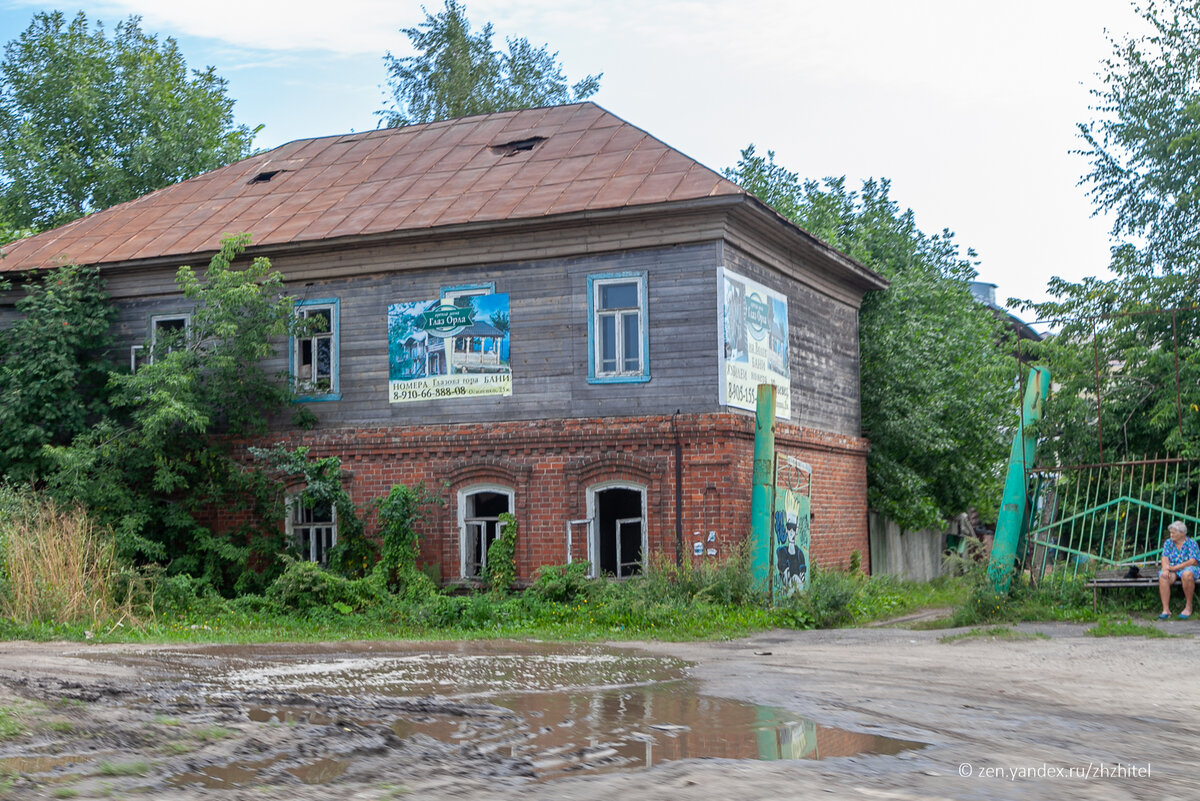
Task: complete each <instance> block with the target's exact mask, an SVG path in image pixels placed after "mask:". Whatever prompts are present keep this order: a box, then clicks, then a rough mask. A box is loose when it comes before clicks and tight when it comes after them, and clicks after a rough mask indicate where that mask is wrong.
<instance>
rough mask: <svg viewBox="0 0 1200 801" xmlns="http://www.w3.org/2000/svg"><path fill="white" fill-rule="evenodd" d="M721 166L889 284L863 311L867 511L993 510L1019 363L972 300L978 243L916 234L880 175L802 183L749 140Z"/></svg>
mask: <svg viewBox="0 0 1200 801" xmlns="http://www.w3.org/2000/svg"><path fill="white" fill-rule="evenodd" d="M725 174H726V176H727V177H728V178H730V179H731V180H733V181H736V182H737V183H739V184H741V185H742V186H743V187H744V188H746V189H747V190H748V191H749V192H751V193H753V194H754V195H755V196H757V197H758V198H760V199H761V200H763V201H764V202H766V203H767V204H769V205H770V206H772V207H773V208H774V209H775V210H776V211H778V212H779V213H780V214H782V215H783V216H784V217H786V218H788V219H790V220H792V221H793V222H795V223H796V224H797V225H799V226H801V227H802V228H804V229H805V230H807V231H809V232H810V233H812V234H814V235H816V236H817V237H820V238H821V239H823V240H824V241H826V242H828V243H829V244H831V245H833V246H834V247H836V248H838V249H839V250H841V251H842V252H844V253H846V254H847V255H849V256H851V257H852V258H854V259H857V260H858V261H860V262H862V263H863V264H865V265H866V266H868V267H870V268H871V269H873V270H875V271H877V272H879V273H880V274H881V275H883V276H884V277H885V278H887V279H888V280H889V281H890V282H891V286H890V287H889V288H888V289H887V290H885V291H882V292H871V293H868V294H867V296H866V297H865V298H864V299H863V305H862V310H861V313H860V320H859V340H860V348H861V361H862V367H861V376H862V379H861V381H862V415H863V430H864V433H865V434H866V436H867V437H868V438H869V439H870V441H871V451H870V455H869V456H868V459H867V493H868V501H869V503H870V505H871V508H872V509H874V510H876V511H879V512H881V513H883V514H885V515H886V516H888V517H889V518H891V519H893V520H895V521H896V522H897V523H899V524H900V525H901V526H903V527H905V528H907V529H920V528H925V527H930V526H938V525H940V524H941V523H942V521H944V520H945V519H946V518H947V517H949V516H951V515H954V514H958V513H961V512H964V511H966V510H967V508H969V507H970V506H978V507H980V508H984V509H991V508H994V506H995V504H996V502H997V499H998V497H999V472H1000V467H1001V466H1002V464H1003V459H1004V454H1005V452H1006V450H1007V448H1008V445H1009V444H1010V443H1011V433H1010V425H1011V422H1012V419H1013V417H1014V409H1015V408H1016V407H1015V403H1014V396H1013V391H1012V386H1013V379H1014V377H1015V375H1016V366H1015V364H1014V363H1013V359H1012V358H1011V357H1010V356H1008V355H1007V354H1006V352H1005V349H1004V348H1003V347H1002V346H1001V343H1002V341H1003V338H1004V334H1003V329H1002V327H1001V325H1000V323H999V322H998V321H997V319H996V317H995V315H994V314H993V313H992V312H991V311H990V310H989V309H987V308H986V307H984V306H981V305H980V304H978V303H975V302H974V301H973V299H972V297H971V294H970V291H969V288H968V286H967V283H968V281H970V280H972V279H973V278H974V277H975V269H974V267H973V263H972V261H971V259H972V258H973V257H974V255H975V254H974V252H973V251H970V250H968V251H967V256H966V258H963V257H962V256H961V255H960V250H959V246H958V244H957V243H956V242H955V241H954V236H953V234H951V233H950V232H949V231H947V230H943V231H942V233H940V234H938V235H934V236H930V235H926V234H924V233H922V232H921V231H920V230H919V229H918V228H917V226H916V222H915V218H914V215H913V212H912V210H911V209H909V210H905V211H901V210H900V207H899V206H898V205H897V204H896V202H895V201H893V200H892V199H891V197H890V196H889V191H890V185H889V183H888V182H887V181H886V180H885V181H875V180H868V181H865V182H864V183H863V186H862V189H861V191H852V190H849V189H847V188H846V185H845V180H844V179H842V178H837V179H827V180H826V181H825V182H824V183H820V182H817V181H801V180H800V178H799V176H798V175H797V174H796V173H793V172H789V171H788V170H786V169H785V168H784V167H782V166H780V165H778V164H776V163H775V158H774V154H773V153H770V152H768V154H767V156H766V157H765V158H764V157H763V156H760V155H758V154H757V153H756V152H755V149H754V147H753V146H750V147H748V148H746V149H745V150H744V151H742V155H741V159H740V160H739V161H738V164H737V167H736V168H735V169H731V170H726V173H725Z"/></svg>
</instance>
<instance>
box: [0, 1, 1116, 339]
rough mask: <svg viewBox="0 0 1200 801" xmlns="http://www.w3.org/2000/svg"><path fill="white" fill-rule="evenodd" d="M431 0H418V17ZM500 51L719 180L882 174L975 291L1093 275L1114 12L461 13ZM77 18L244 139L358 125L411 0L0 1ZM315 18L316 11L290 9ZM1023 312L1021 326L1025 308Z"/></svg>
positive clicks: (738, 5) (368, 116)
mask: <svg viewBox="0 0 1200 801" xmlns="http://www.w3.org/2000/svg"><path fill="white" fill-rule="evenodd" d="M440 2H441V0H430V2H428V3H427V4H426V5H427V7H428V8H429V9H430V10H431V11H434V10H437V9H440V8H441V5H440ZM466 7H467V10H468V13H469V16H470V18H471V20H472V22H473V23H475V25H476V26H480V25H482V24H483V23H484V22H486V21H489V20H490V21H491V22H492V23H493V24H494V26H495V30H496V36H497V44H501V43H502V42H503V38H504V37H505V36H524V37H526V38H528V39H529V40H530V41H531V42H533V43H534V44H535V45H540V44H542V43H547V42H548V43H549V44H550V46H551V49H552V50H557V51H559V55H560V58H561V60H562V62H563V64H564V66H565V68H566V73H567V76H568V77H569V78H570V79H572V80H577V79H579V78H582V77H583V76H584V75H586V74H588V73H600V72H602V73H604V77H603V79H602V81H601V89H600V92H599V93H598V94H597V95H595V96H594V97H593V98H592V99H593V100H594V101H595V102H597V103H599V104H600V105H602V106H604V107H605V108H607V109H608V110H609V111H611V112H613V113H615V114H617V115H618V116H620V117H622V118H624V119H625V120H627V121H628V122H630V123H632V124H634V125H637V126H639V127H641V128H643V129H645V130H646V131H648V132H650V133H651V134H653V135H654V136H656V137H658V138H660V139H662V140H663V141H665V142H666V143H667V144H669V145H671V146H673V147H675V148H677V149H678V150H681V151H683V152H684V153H686V154H688V155H689V156H691V157H692V158H695V159H697V160H698V161H700V162H702V163H704V164H706V165H707V166H709V167H712V168H713V169H716V170H720V169H722V168H723V167H727V166H731V165H733V164H734V163H736V161H737V158H738V154H739V151H740V150H741V149H742V148H743V147H745V146H746V145H748V144H750V143H754V144H755V145H756V146H757V147H758V148H759V150H760V151H766V150H768V149H770V150H774V151H775V152H776V158H777V161H778V162H779V163H781V164H782V165H784V166H786V167H787V168H788V169H790V170H792V171H794V172H798V173H799V174H800V175H801V176H803V177H811V178H821V177H825V176H840V175H844V176H847V177H848V178H849V179H850V181H851V183H852V184H857V183H858V182H860V181H861V179H863V178H866V177H872V176H873V177H886V178H889V179H891V181H892V197H893V198H894V199H895V200H896V201H898V202H899V203H900V204H901V205H902V206H903V207H911V208H912V209H913V210H914V212H915V213H916V218H917V224H918V226H919V227H920V228H921V229H922V230H924V231H926V232H935V231H940V230H941V229H942V228H949V229H951V230H952V231H954V232H955V233H956V234H957V239H958V241H959V243H960V244H961V245H963V246H964V249H965V247H966V246H970V247H973V248H975V250H977V251H978V253H979V259H980V265H979V273H980V279H981V280H984V281H990V282H992V283H995V284H997V285H998V289H997V296H998V298H999V299H1001V301H1003V299H1005V298H1008V297H1014V296H1015V297H1028V298H1034V299H1042V298H1044V297H1045V291H1044V290H1045V286H1046V281H1047V279H1048V278H1049V277H1050V276H1052V275H1058V276H1062V277H1065V278H1070V279H1078V278H1081V277H1082V276H1085V275H1096V274H1102V273H1104V272H1105V266H1106V265H1107V263H1108V251H1109V246H1110V240H1109V236H1108V228H1109V224H1108V222H1107V221H1106V220H1104V219H1100V218H1093V217H1092V216H1091V212H1092V208H1091V205H1090V203H1089V202H1088V199H1087V197H1086V194H1085V192H1084V189H1083V188H1082V187H1079V186H1077V183H1078V181H1079V178H1080V176H1081V175H1082V174H1083V173H1084V172H1085V171H1086V168H1087V165H1086V162H1085V161H1084V160H1083V159H1082V158H1081V157H1080V156H1077V155H1072V153H1071V151H1072V150H1074V149H1076V148H1078V147H1079V146H1080V140H1079V138H1078V136H1077V134H1076V128H1075V125H1076V123H1078V122H1080V121H1083V120H1087V119H1090V117H1091V112H1090V111H1089V104H1090V102H1091V97H1090V95H1089V89H1091V88H1094V87H1095V86H1097V85H1098V83H1099V81H1098V79H1097V77H1096V73H1097V71H1098V69H1099V64H1100V61H1101V59H1102V58H1103V57H1105V56H1106V55H1107V54H1108V53H1109V52H1110V49H1111V48H1110V46H1109V44H1108V39H1107V36H1106V30H1107V31H1108V32H1109V33H1111V34H1115V35H1122V34H1124V33H1125V32H1127V31H1131V30H1137V29H1138V23H1139V20H1138V18H1137V16H1136V14H1135V13H1134V11H1133V10H1132V8H1131V6H1130V5H1129V2H1128V0H1038V1H1037V2H1033V1H1031V0H1008V2H1005V3H996V2H985V1H984V0H838V2H828V0H819V1H818V0H738V1H737V2H733V0H600V1H598V2H590V1H589V0H579V1H578V2H576V1H574V0H521V1H520V2H512V0H509V2H502V0H468V2H466ZM53 8H58V9H60V10H62V11H64V12H66V13H68V14H74V13H75V12H76V11H78V10H81V9H82V10H83V11H85V12H86V13H87V14H88V16H89V18H91V19H92V20H96V19H99V20H103V21H104V22H105V23H106V24H108V25H109V26H110V27H111V25H112V24H114V23H115V22H117V21H118V20H120V19H122V18H124V17H125V16H128V15H129V14H140V15H141V16H142V18H143V23H142V27H143V29H145V30H146V31H147V32H152V33H158V34H160V35H162V36H173V37H175V38H176V39H177V40H178V41H179V44H180V47H181V49H182V51H183V53H184V55H185V57H186V58H187V59H188V63H189V64H190V65H191V66H193V67H202V66H206V65H212V66H215V67H216V68H217V71H218V72H219V73H220V74H221V75H223V76H224V77H226V78H227V79H228V80H229V93H230V95H231V96H232V97H233V98H235V99H236V100H237V101H238V102H237V106H236V113H237V116H238V119H239V121H240V122H244V123H247V124H250V125H258V124H262V125H263V126H264V127H263V129H262V131H261V133H260V134H259V136H258V139H257V142H256V144H257V145H258V146H259V147H273V146H275V145H279V144H282V143H284V142H288V141H291V140H293V139H300V138H306V137H311V136H321V135H327V134H335V133H344V132H347V131H351V130H355V131H361V130H366V129H370V128H374V127H376V125H377V121H378V118H377V117H376V116H375V114H374V112H375V111H376V110H378V109H380V108H381V107H383V105H384V104H385V96H384V84H385V75H384V66H383V61H382V56H383V54H384V53H385V52H386V51H388V50H390V51H391V52H392V53H394V54H395V55H397V56H402V55H408V54H409V50H408V49H407V45H408V40H407V38H406V37H404V36H403V35H402V34H400V33H399V29H400V28H404V27H410V26H413V25H416V24H417V23H418V22H420V21H421V20H422V19H423V18H424V15H423V13H422V11H421V8H420V4H419V3H417V2H409V1H408V0H386V2H385V1H384V0H339V1H338V2H335V3H316V2H313V3H311V4H305V3H296V2H282V1H281V0H204V2H196V3H191V2H184V1H183V0H143V2H128V1H127V0H101V1H98V2H91V1H90V0H89V1H88V2H82V3H77V4H75V5H72V6H63V5H57V6H56V5H53V4H48V3H44V2H39V1H38V0H3V1H2V2H0V9H2V11H0V39H2V40H3V41H9V40H11V39H13V38H15V37H16V36H17V35H18V34H20V33H21V31H23V30H24V29H25V28H26V27H27V26H28V24H29V21H30V18H31V16H32V15H33V13H35V12H36V11H39V10H48V9H53ZM305 8H311V9H312V12H311V13H305V12H304V9H305ZM1026 316H1027V317H1028V315H1026Z"/></svg>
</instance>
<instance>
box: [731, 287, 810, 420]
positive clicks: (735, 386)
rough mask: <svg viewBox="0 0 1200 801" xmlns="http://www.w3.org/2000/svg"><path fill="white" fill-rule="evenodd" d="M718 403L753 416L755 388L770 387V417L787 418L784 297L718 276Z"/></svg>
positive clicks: (789, 398)
mask: <svg viewBox="0 0 1200 801" xmlns="http://www.w3.org/2000/svg"><path fill="white" fill-rule="evenodd" d="M720 278H721V280H720V287H719V290H718V291H719V292H720V304H721V314H720V318H721V339H720V347H721V356H720V360H719V361H720V370H721V376H720V380H721V403H722V404H724V405H726V406H733V407H734V408H737V409H749V410H751V411H753V410H754V408H755V406H756V405H757V403H758V385H759V384H774V385H775V386H776V387H778V388H779V390H778V392H776V394H775V416H776V417H779V418H783V419H785V420H787V419H790V418H791V416H792V393H791V386H792V382H791V372H790V368H789V365H788V309H787V297H785V296H784V295H783V294H782V293H779V292H776V291H775V290H773V289H767V288H766V287H765V286H763V285H762V284H760V283H758V282H757V281H751V280H750V279H749V278H745V277H743V276H741V275H738V274H737V273H733V272H730V271H729V270H725V269H722V270H721V271H720Z"/></svg>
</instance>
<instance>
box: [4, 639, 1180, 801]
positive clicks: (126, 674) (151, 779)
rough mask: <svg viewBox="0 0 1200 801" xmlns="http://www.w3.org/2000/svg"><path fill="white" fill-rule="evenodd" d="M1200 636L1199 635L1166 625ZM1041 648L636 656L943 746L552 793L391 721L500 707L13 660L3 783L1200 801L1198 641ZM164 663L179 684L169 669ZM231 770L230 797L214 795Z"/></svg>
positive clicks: (827, 646)
mask: <svg viewBox="0 0 1200 801" xmlns="http://www.w3.org/2000/svg"><path fill="white" fill-rule="evenodd" d="M1191 625H1200V624H1188V623H1180V622H1176V623H1174V624H1173V625H1168V628H1169V630H1171V631H1178V632H1190V630H1191V628H1190V626H1191ZM1021 630H1022V631H1023V632H1026V633H1034V632H1038V633H1041V634H1044V635H1046V636H1047V637H1048V639H1042V638H1030V639H1019V640H995V639H980V638H971V639H963V640H959V641H954V642H946V641H943V638H944V637H945V636H946V635H947V634H952V633H953V632H945V631H938V632H929V631H908V630H903V629H892V628H876V629H856V630H839V631H819V632H771V633H766V634H762V635H758V636H755V637H752V638H749V639H746V640H738V641H733V642H722V643H681V644H677V643H640V644H636V645H634V646H628V645H624V646H622V647H634V648H639V649H642V652H643V653H644V652H649V653H652V654H657V655H663V656H670V657H675V658H677V659H681V660H686V661H687V662H689V663H692V667H691V668H689V669H688V673H689V674H690V676H691V677H692V678H693V679H694V680H695V681H696V682H698V683H699V685H700V687H701V688H702V690H703V692H704V693H706V694H707V695H711V696H717V697H721V698H729V699H738V700H741V701H748V702H751V703H754V704H762V705H769V706H774V707H783V708H784V709H786V710H789V711H791V712H794V713H796V714H797V715H803V716H806V717H808V718H811V719H813V720H815V721H816V722H817V723H819V724H821V725H825V726H835V727H840V728H843V729H846V730H850V731H854V732H870V733H873V734H881V735H888V736H890V737H895V738H902V739H905V740H914V741H919V742H923V743H927V744H928V745H927V746H926V747H925V748H921V749H918V750H907V751H903V752H901V753H898V754H895V755H875V756H847V757H839V758H831V759H823V760H821V761H812V760H780V761H760V760H740V759H739V760H735V759H682V760H677V761H669V762H666V763H665V764H661V765H656V766H655V767H651V768H648V769H647V768H640V769H633V770H618V771H614V772H607V773H599V774H596V775H588V776H579V777H569V778H555V779H553V780H544V777H543V779H541V780H539V779H538V778H536V777H534V776H533V771H531V770H530V768H529V765H528V763H527V761H526V762H523V761H522V760H520V759H515V758H513V756H514V755H515V754H516V751H515V750H513V751H512V752H511V753H509V752H506V751H505V750H503V749H500V750H496V749H488V748H483V747H480V744H479V743H473V742H470V741H467V742H463V741H441V740H439V739H435V738H433V737H429V736H427V735H424V734H413V735H411V736H404V737H401V736H398V735H397V733H396V729H395V727H394V726H393V727H389V726H388V725H383V724H382V722H384V721H387V720H392V719H395V718H397V717H403V716H417V717H419V716H422V715H425V716H430V715H432V716H443V717H446V716H449V718H451V719H463V720H471V721H475V722H476V726H477V728H475V729H473V731H480V730H481V729H479V728H478V726H480V725H483V726H486V725H488V724H489V721H496V725H500V724H501V723H502V722H503V721H504V720H506V719H507V718H511V717H512V713H511V712H509V711H508V710H505V709H501V708H498V707H496V706H493V705H492V704H490V703H488V702H486V700H481V701H479V702H478V703H476V702H475V701H474V700H471V699H466V700H462V699H460V700H452V701H451V700H445V699H444V698H441V699H439V698H437V697H426V698H382V697H372V696H369V694H362V693H357V694H356V693H348V694H345V695H338V696H332V695H327V694H320V693H312V692H303V691H296V690H293V689H286V688H282V689H281V688H280V687H278V686H273V685H272V683H271V682H269V681H268V682H264V683H263V684H262V686H260V687H257V688H240V689H239V688H234V689H225V690H221V691H216V690H213V689H212V688H211V687H207V686H206V685H204V684H203V679H204V676H205V675H206V673H208V672H215V671H217V670H218V669H220V668H221V666H222V665H223V664H224V662H225V661H226V658H225V657H223V656H222V651H221V649H220V648H217V647H212V646H208V647H193V648H180V647H178V646H172V647H171V648H169V649H166V648H155V647H151V648H146V647H143V646H110V645H95V646H89V645H81V644H78V643H66V644H64V643H52V644H34V643H4V644H2V645H0V651H2V653H0V707H5V708H8V709H10V710H14V715H15V716H16V718H17V719H18V720H19V721H20V722H21V724H22V726H23V728H24V732H23V733H22V734H19V735H17V736H15V737H11V738H8V739H0V787H2V788H5V789H4V794H5V795H6V796H7V797H11V798H20V799H26V798H29V799H33V798H64V797H76V798H93V797H95V798H100V797H113V796H114V795H117V796H120V795H124V794H125V793H137V794H139V795H141V796H142V797H161V798H172V799H175V798H179V799H191V798H228V799H234V798H236V799H242V798H248V799H250V798H252V799H288V801H309V799H312V800H313V801H315V800H316V799H384V798H400V797H405V796H407V797H414V798H422V799H450V798H471V799H502V798H516V797H521V798H522V799H547V801H548V800H549V799H578V800H579V801H586V800H590V799H595V800H596V801H600V800H601V799H605V801H607V800H608V799H613V798H622V799H662V800H663V801H667V799H671V801H675V800H676V799H705V800H706V801H708V800H710V799H714V798H715V799H723V798H735V797H736V798H753V799H767V798H780V799H790V798H810V797H816V798H826V797H828V798H847V799H850V798H855V799H857V798H868V799H870V798H880V799H943V798H944V799H1010V798H1033V799H1038V798H1045V799H1091V800H1093V801H1094V800H1095V799H1125V798H1137V799H1142V798H1144V799H1154V801H1160V800H1161V799H1196V798H1200V768H1198V767H1197V766H1198V765H1200V739H1198V738H1197V734H1198V732H1200V700H1197V699H1198V697H1200V696H1198V695H1197V692H1196V688H1195V682H1194V679H1193V676H1194V667H1195V663H1196V656H1197V653H1198V651H1197V648H1196V642H1195V640H1194V639H1192V638H1191V637H1184V638H1173V639H1150V640H1147V639H1142V638H1120V639H1116V638H1109V639H1096V638H1092V637H1089V636H1086V635H1084V633H1083V627H1082V626H1076V625H1068V624H1050V625H1025V626H1022V627H1021ZM1197 630H1198V631H1200V629H1197ZM345 647H346V644H329V645H315V646H314V645H306V646H290V647H289V648H291V651H290V652H289V653H291V655H292V656H295V653H297V652H298V651H305V652H306V654H305V655H309V654H308V653H307V652H311V653H312V654H317V655H320V654H321V653H332V652H333V651H336V650H338V649H345ZM375 647H382V644H380V645H379V646H375V645H370V646H362V648H367V649H370V648H375ZM166 651H169V652H170V653H171V654H172V655H173V656H172V659H174V660H175V662H174V663H172V664H173V665H174V667H171V666H170V665H167V666H166V667H164V665H166V664H167V663H166V662H164V660H163V659H162V658H160V657H161V655H162V654H161V653H160V652H166ZM271 658H274V657H271ZM181 659H182V660H183V661H184V662H186V668H187V669H186V670H185V671H183V673H181V672H180V669H179V665H180V664H181V663H180V661H179V660H181ZM268 661H269V660H268ZM484 664H485V665H486V660H485V661H484ZM168 668H170V669H168ZM702 708H707V707H702ZM264 710H268V711H267V712H264ZM545 728H547V729H549V728H550V727H549V726H547V727H545ZM719 734H720V733H719V732H717V735H718V736H719ZM214 766H218V767H220V766H225V767H224V768H223V770H225V772H224V773H220V771H217V772H216V773H214V770H213V768H214ZM238 771H242V773H241V774H239V773H238ZM5 773H7V774H8V778H7V780H6V779H5V778H4V774H5ZM217 774H220V775H221V776H222V777H223V781H226V783H225V784H217V785H214V784H213V783H212V782H211V781H210V782H207V783H205V782H202V781H201V778H203V777H206V776H207V777H210V778H211V776H213V775H217ZM214 787H228V788H229V789H213V788H214Z"/></svg>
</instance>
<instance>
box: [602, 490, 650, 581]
mask: <svg viewBox="0 0 1200 801" xmlns="http://www.w3.org/2000/svg"><path fill="white" fill-rule="evenodd" d="M643 525H644V524H643V520H642V493H641V491H640V490H634V489H607V490H600V491H599V492H597V493H596V527H597V528H596V532H597V540H598V545H599V549H598V550H599V553H598V554H597V556H598V558H599V565H597V567H598V568H599V569H598V571H597V572H598V574H599V575H601V576H616V577H617V578H628V577H629V576H635V575H637V574H639V573H641V572H642V562H643V560H644V558H645V554H643V553H642V528H643Z"/></svg>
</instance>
